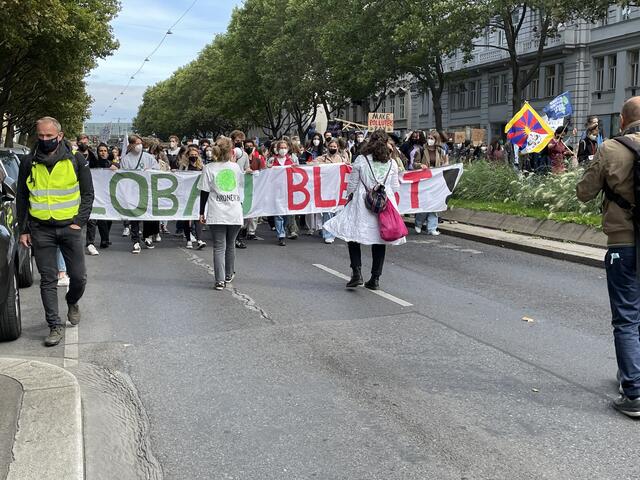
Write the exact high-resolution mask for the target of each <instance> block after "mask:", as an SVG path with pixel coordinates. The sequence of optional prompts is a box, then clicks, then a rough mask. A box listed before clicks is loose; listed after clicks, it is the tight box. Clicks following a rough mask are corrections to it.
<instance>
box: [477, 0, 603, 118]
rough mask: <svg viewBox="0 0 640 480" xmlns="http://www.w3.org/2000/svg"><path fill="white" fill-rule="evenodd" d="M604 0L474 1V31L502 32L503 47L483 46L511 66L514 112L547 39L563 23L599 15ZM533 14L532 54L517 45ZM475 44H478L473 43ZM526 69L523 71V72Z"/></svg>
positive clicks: (535, 72)
mask: <svg viewBox="0 0 640 480" xmlns="http://www.w3.org/2000/svg"><path fill="white" fill-rule="evenodd" d="M609 4H610V2H609V1H606V0H592V1H588V2H585V1H584V0H531V1H526V2H518V1H513V0H481V1H480V2H479V3H477V6H478V8H479V12H480V13H479V14H478V15H477V16H476V17H472V18H475V19H476V20H477V23H476V24H475V28H476V30H477V29H479V28H489V29H490V31H491V32H495V31H500V32H502V33H503V34H504V38H505V41H506V46H503V45H497V44H487V45H484V44H483V45H482V46H487V47H491V48H495V49H498V50H501V51H504V52H507V54H508V58H509V67H510V69H511V86H512V90H513V97H512V102H511V105H512V110H513V113H514V114H515V113H516V112H517V111H518V110H520V108H521V107H522V92H523V90H524V89H525V88H526V87H527V86H528V85H529V84H530V83H531V81H532V80H533V79H534V78H535V77H536V76H537V75H538V72H539V70H540V63H541V62H542V58H543V56H544V48H545V46H546V44H547V40H549V39H551V38H553V37H555V36H557V35H559V33H560V31H561V30H562V28H563V26H564V25H566V24H568V23H571V22H576V21H579V20H586V21H595V20H597V19H599V18H602V17H603V16H604V15H605V14H606V12H607V9H608V7H609ZM533 13H535V14H536V15H534V19H535V20H536V22H535V25H534V27H535V29H536V34H537V37H538V38H537V48H536V50H535V52H534V53H533V56H531V55H529V52H525V51H523V50H521V49H520V48H519V47H520V44H521V42H522V36H523V34H525V30H524V29H523V27H524V25H525V20H526V18H527V16H528V15H529V16H530V15H531V14H533ZM476 46H480V45H478V44H477V43H476ZM523 68H526V69H527V70H526V73H523Z"/></svg>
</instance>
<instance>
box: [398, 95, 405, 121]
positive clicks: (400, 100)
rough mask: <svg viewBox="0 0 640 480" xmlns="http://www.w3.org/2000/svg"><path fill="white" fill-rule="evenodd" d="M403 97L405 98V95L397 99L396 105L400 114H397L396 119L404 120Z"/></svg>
mask: <svg viewBox="0 0 640 480" xmlns="http://www.w3.org/2000/svg"><path fill="white" fill-rule="evenodd" d="M404 97H405V95H404V94H402V95H400V97H399V98H398V103H399V107H400V112H399V113H398V118H406V115H405V111H404Z"/></svg>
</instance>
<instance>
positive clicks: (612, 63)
mask: <svg viewBox="0 0 640 480" xmlns="http://www.w3.org/2000/svg"><path fill="white" fill-rule="evenodd" d="M608 64H609V90H615V89H616V71H617V69H618V57H617V56H616V55H609V58H608Z"/></svg>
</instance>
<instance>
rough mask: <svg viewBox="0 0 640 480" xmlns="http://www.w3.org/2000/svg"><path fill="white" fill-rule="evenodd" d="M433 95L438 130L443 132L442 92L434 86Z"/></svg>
mask: <svg viewBox="0 0 640 480" xmlns="http://www.w3.org/2000/svg"><path fill="white" fill-rule="evenodd" d="M431 97H432V98H433V115H434V117H435V120H436V130H437V131H438V132H442V92H439V91H438V89H436V88H434V89H433V90H431Z"/></svg>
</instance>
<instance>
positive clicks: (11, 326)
mask: <svg viewBox="0 0 640 480" xmlns="http://www.w3.org/2000/svg"><path fill="white" fill-rule="evenodd" d="M14 268H15V267H14ZM11 278H12V279H13V281H12V282H11V284H10V285H9V291H8V294H7V298H6V299H5V300H6V301H5V302H4V306H3V307H2V308H0V340H5V341H6V340H15V339H17V338H18V337H19V336H20V334H21V333H22V313H21V311H20V290H19V289H18V275H17V272H15V271H14V272H13V275H11Z"/></svg>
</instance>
